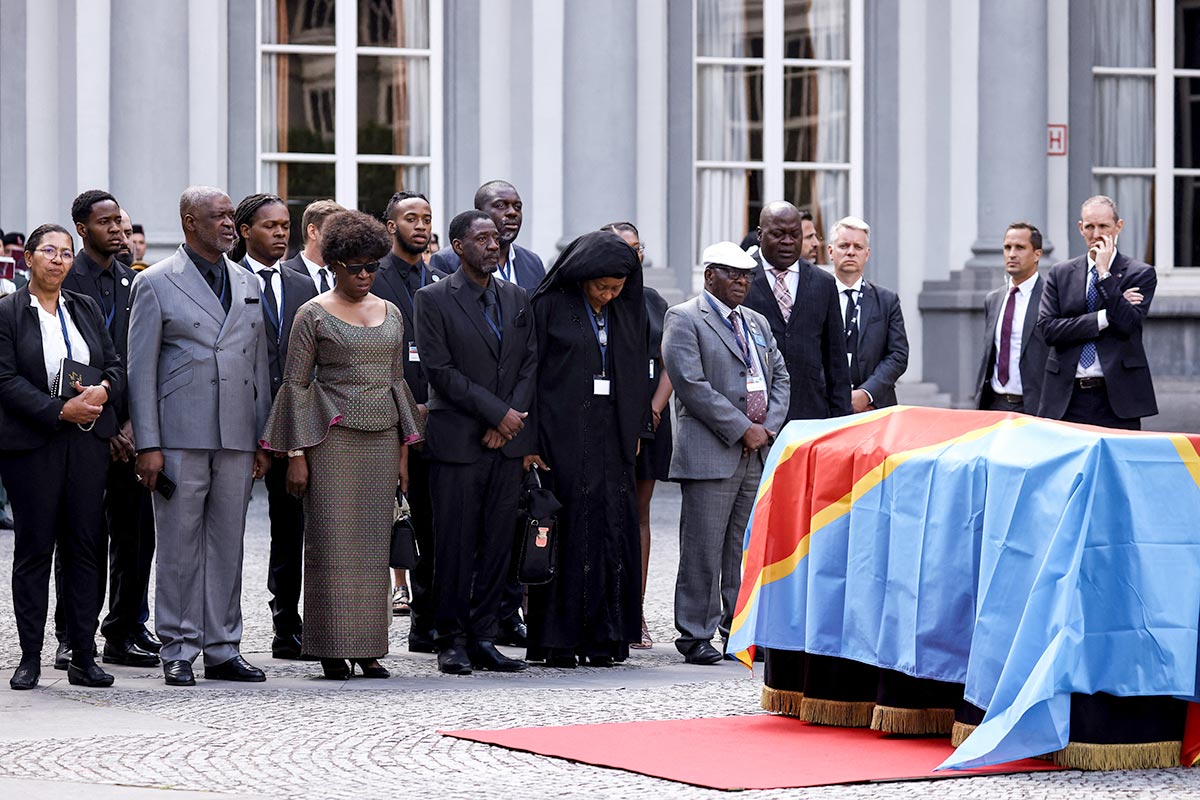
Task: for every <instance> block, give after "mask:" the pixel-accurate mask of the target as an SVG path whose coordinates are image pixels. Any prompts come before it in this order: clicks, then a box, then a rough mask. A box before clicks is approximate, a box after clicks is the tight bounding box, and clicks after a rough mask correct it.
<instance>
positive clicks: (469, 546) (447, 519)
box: [415, 210, 537, 674]
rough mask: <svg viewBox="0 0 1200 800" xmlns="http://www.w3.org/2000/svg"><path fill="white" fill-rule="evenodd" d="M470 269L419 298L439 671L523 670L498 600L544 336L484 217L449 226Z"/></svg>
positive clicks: (530, 439)
mask: <svg viewBox="0 0 1200 800" xmlns="http://www.w3.org/2000/svg"><path fill="white" fill-rule="evenodd" d="M449 239H450V245H451V246H452V247H453V248H454V250H455V252H456V253H457V254H458V257H459V259H460V263H461V266H460V267H459V269H458V270H457V271H456V272H455V273H454V274H453V275H451V276H450V277H449V278H446V279H445V280H442V281H438V282H437V283H434V284H431V285H429V286H427V287H425V288H424V289H422V290H421V291H419V292H417V295H416V303H415V306H416V308H415V313H416V317H417V347H418V348H419V351H420V354H421V363H422V364H423V366H424V369H425V374H426V375H428V376H429V418H428V421H427V423H426V429H425V447H426V450H427V454H428V457H429V459H430V460H431V462H432V465H431V467H430V484H431V490H432V497H433V524H434V547H435V554H434V564H435V567H436V570H435V572H434V578H433V586H434V592H435V595H436V598H437V612H436V613H437V622H436V625H435V627H436V629H437V637H438V669H440V670H441V671H442V672H446V673H449V674H465V673H468V672H470V671H471V669H472V667H474V668H478V669H489V670H496V671H500V672H515V671H518V670H522V669H524V668H525V662H524V661H521V660H519V659H514V658H507V657H505V656H504V655H502V654H501V653H500V652H499V651H498V650H497V649H496V646H495V640H496V637H497V635H498V634H499V631H500V624H499V614H500V595H501V592H502V589H503V587H504V585H505V582H506V579H507V578H508V575H509V562H510V560H511V557H512V549H513V527H514V525H515V523H516V513H517V495H518V494H519V493H520V484H521V470H522V458H525V460H526V461H530V460H531V459H532V458H533V455H532V454H533V453H534V449H535V446H536V442H535V436H534V431H535V430H536V425H534V424H533V420H532V419H529V418H528V417H529V410H530V409H531V408H532V406H533V399H534V387H535V379H536V371H537V338H536V337H535V335H534V330H533V312H532V311H531V309H530V305H529V299H528V297H527V296H526V294H525V290H524V289H522V288H521V287H519V286H517V285H515V284H513V283H510V282H508V281H498V280H494V279H493V274H494V273H495V272H496V269H497V267H498V266H499V260H500V259H499V253H500V241H499V234H498V232H497V230H496V225H495V223H494V222H492V220H491V218H490V217H489V216H488V215H487V214H485V213H483V212H482V211H477V210H476V211H465V212H463V213H462V214H459V215H458V216H456V217H455V218H454V219H453V220H452V221H451V223H450V231H449Z"/></svg>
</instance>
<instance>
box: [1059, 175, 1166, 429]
mask: <svg viewBox="0 0 1200 800" xmlns="http://www.w3.org/2000/svg"><path fill="white" fill-rule="evenodd" d="M1079 217H1080V219H1079V233H1080V234H1081V235H1082V236H1083V239H1084V241H1085V242H1087V246H1088V251H1087V254H1086V255H1083V256H1079V257H1078V258H1073V259H1071V260H1070V261H1063V262H1060V263H1058V264H1055V265H1054V266H1053V267H1051V268H1050V272H1049V274H1047V275H1046V286H1045V289H1044V290H1043V292H1042V304H1041V307H1040V310H1039V313H1038V323H1037V324H1038V329H1039V330H1041V332H1042V335H1043V336H1044V337H1045V338H1046V344H1047V345H1049V346H1050V348H1051V350H1050V355H1049V358H1047V360H1046V376H1045V381H1044V382H1043V384H1042V399H1041V403H1040V405H1039V409H1038V414H1039V415H1040V416H1043V417H1049V418H1050V419H1061V420H1065V421H1067V422H1086V423H1089V424H1092V425H1103V426H1105V427H1109V428H1126V429H1129V430H1140V429H1141V427H1142V417H1148V416H1152V415H1154V414H1157V413H1158V405H1157V403H1156V402H1155V399H1154V384H1153V382H1152V381H1151V379H1150V364H1149V362H1148V361H1147V360H1146V351H1145V349H1144V348H1143V347H1142V323H1143V322H1144V320H1145V319H1146V315H1147V314H1148V313H1149V312H1150V303H1151V301H1152V300H1153V299H1154V290H1155V287H1156V286H1157V284H1158V278H1157V276H1156V275H1155V273H1154V268H1153V267H1151V266H1148V265H1146V264H1143V263H1142V262H1141V261H1137V260H1135V259H1133V258H1130V257H1129V256H1127V255H1125V254H1124V253H1120V252H1118V251H1117V237H1118V235H1119V234H1120V233H1121V228H1122V227H1124V225H1125V222H1124V220H1122V219H1121V218H1120V217H1119V215H1118V214H1117V206H1116V204H1115V203H1114V202H1113V201H1112V199H1111V198H1109V197H1105V196H1104V195H1096V196H1094V197H1089V198H1088V199H1087V200H1085V201H1084V202H1083V206H1082V207H1081V208H1080V213H1079Z"/></svg>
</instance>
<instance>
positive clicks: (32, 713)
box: [0, 485, 1200, 800]
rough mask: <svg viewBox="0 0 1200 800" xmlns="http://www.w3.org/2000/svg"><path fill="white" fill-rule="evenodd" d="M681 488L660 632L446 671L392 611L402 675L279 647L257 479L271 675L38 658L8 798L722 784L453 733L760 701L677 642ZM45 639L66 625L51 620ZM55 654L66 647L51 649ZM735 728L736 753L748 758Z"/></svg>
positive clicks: (655, 615)
mask: <svg viewBox="0 0 1200 800" xmlns="http://www.w3.org/2000/svg"><path fill="white" fill-rule="evenodd" d="M678 514H679V492H678V490H677V489H676V488H675V487H674V486H671V485H665V486H660V489H659V497H658V498H656V502H655V507H654V534H655V539H654V546H653V549H652V554H651V582H650V583H651V585H650V589H649V591H648V596H647V600H646V615H647V621H648V622H649V624H650V627H651V631H652V634H653V635H654V638H655V640H656V642H658V643H657V644H656V645H655V647H654V648H653V649H652V650H650V651H641V652H635V653H634V654H633V655H632V657H631V658H630V660H629V662H628V663H627V664H625V665H623V666H619V667H615V668H613V669H594V668H580V669H577V670H554V669H549V670H548V669H530V670H529V671H527V672H525V673H522V674H518V675H494V674H486V673H485V674H477V675H472V676H470V677H449V676H443V675H440V674H439V673H438V672H437V667H436V662H435V660H434V657H433V656H425V655H414V654H409V653H408V652H407V649H406V647H405V641H404V640H405V634H406V631H407V621H406V620H404V619H398V620H396V622H395V624H394V625H393V626H392V637H391V639H392V655H391V656H389V658H387V659H386V660H385V662H384V663H385V664H386V666H387V667H388V668H389V669H390V670H391V671H392V673H393V678H392V679H391V680H389V681H366V680H362V679H355V680H351V681H348V682H345V683H339V684H331V683H328V682H326V681H323V680H319V679H316V678H315V677H313V676H314V675H316V674H317V673H318V672H319V667H318V666H317V665H315V664H307V663H299V662H284V661H275V660H273V659H271V658H270V657H269V652H270V638H271V625H270V617H269V613H268V611H267V605H266V589H265V586H266V559H267V546H268V537H267V532H266V531H267V522H266V502H265V493H263V492H262V490H261V487H259V488H258V489H256V493H255V498H254V501H253V502H252V504H251V511H250V522H249V525H248V530H247V537H246V561H245V565H246V566H245V585H244V595H243V605H244V609H245V615H246V621H245V622H246V624H245V639H244V641H243V651H244V652H245V653H246V654H247V656H248V657H249V659H250V660H251V661H252V662H253V663H255V664H258V665H260V666H262V667H264V668H265V669H266V671H267V674H268V676H269V680H268V681H267V682H266V683H264V684H250V685H233V684H227V683H215V682H214V683H207V682H206V681H204V680H200V681H199V682H198V685H197V686H196V687H195V688H194V689H170V688H167V687H165V686H164V685H163V683H162V679H161V673H160V672H158V670H155V669H147V670H138V669H131V668H123V667H114V668H112V671H113V673H114V674H115V675H116V676H117V684H116V686H115V687H114V688H112V689H109V690H81V689H76V688H75V687H71V686H69V685H68V684H67V682H66V681H65V680H63V678H64V677H65V676H64V674H63V673H60V672H56V671H54V670H52V669H49V667H48V666H47V667H46V668H45V669H44V671H43V673H42V678H43V680H42V685H41V687H40V688H39V690H38V691H34V692H11V691H8V690H7V687H0V798H10V797H20V798H22V800H36V798H42V797H47V798H49V797H56V798H57V797H59V796H61V795H62V793H63V792H64V790H65V791H72V790H76V791H77V792H78V793H80V794H82V795H83V796H86V797H88V798H89V800H107V799H108V798H135V800H136V799H137V798H148V799H149V798H201V797H206V798H304V799H307V798H314V799H316V798H381V797H388V796H400V795H407V796H433V795H436V796H438V797H446V798H458V797H463V798H476V797H481V796H485V795H486V794H488V793H489V792H495V793H498V794H502V795H504V796H506V797H512V796H519V797H528V798H542V797H546V798H549V797H567V798H570V797H588V798H595V797H614V796H624V797H632V796H634V795H636V794H638V793H646V794H647V796H650V795H652V796H654V797H655V798H660V797H665V798H675V797H679V798H685V797H686V798H692V797H701V798H703V797H714V798H716V797H722V796H724V795H723V794H722V793H720V792H716V791H711V790H703V789H698V788H696V787H691V786H685V785H683V784H677V783H672V782H670V781H663V780H658V779H655V778H649V777H645V776H641V775H637V774H634V773H628V772H623V771H620V770H610V769H604V768H600V767H593V766H589V765H585V764H576V763H572V762H568V761H564V760H560V759H553V758H546V757H542V756H537V755H532V754H528V753H520V752H514V751H509V750H504V749H501V748H496V747H491V746H488V745H484V744H478V743H473V742H466V741H461V740H457V739H451V738H447V737H444V736H441V735H440V734H439V733H438V731H439V730H444V729H455V728H505V727H516V726H527V725H564V724H572V723H589V722H617V721H627V720H644V719H668V718H686V717H692V716H706V717H711V716H733V715H739V714H747V713H755V712H756V711H757V709H758V694H759V690H760V685H761V684H760V681H761V672H760V673H759V674H758V675H755V676H751V675H750V673H749V672H747V671H746V670H744V669H742V668H741V667H739V666H736V665H734V664H732V663H730V662H726V663H724V664H722V665H720V666H718V667H690V666H687V665H685V664H683V663H682V662H681V659H680V657H679V656H678V655H677V654H676V653H675V650H674V648H673V647H672V646H671V645H670V639H671V638H672V637H673V627H672V619H671V596H672V589H673V581H674V566H675V563H676V559H677V553H678V544H677V525H678ZM0 563H2V566H0V667H2V669H0V677H3V679H4V680H7V678H8V676H9V674H10V671H11V669H12V668H13V667H14V666H15V664H16V662H17V659H18V655H19V653H18V649H17V646H16V631H15V627H14V623H13V619H12V612H11V607H12V602H11V594H10V593H11V581H10V580H9V578H10V571H11V568H12V534H11V532H2V533H0ZM47 641H48V642H52V641H53V635H52V633H51V632H50V631H48V632H47ZM46 653H47V658H48V657H49V655H50V654H51V653H52V646H49V647H48V648H47V651H46ZM737 747H738V743H737V742H736V741H730V742H729V745H728V748H727V750H726V751H725V752H724V753H723V754H713V756H723V757H728V758H736V757H737ZM752 794H753V796H754V797H761V798H764V800H766V799H767V798H771V799H772V800H773V799H774V798H822V799H823V800H824V799H826V798H828V799H829V800H842V799H843V798H845V799H850V798H855V799H857V798H863V799H866V798H889V799H890V798H935V797H936V798H997V797H999V798H1063V800H1068V799H1069V800H1077V798H1079V797H1082V796H1087V797H1100V798H1159V797H1162V798H1167V797H1169V798H1182V797H1196V798H1200V770H1182V769H1176V770H1160V771H1146V772H1125V773H1104V774H1101V773H1079V772H1060V773H1041V774H1036V775H1014V776H999V777H991V778H974V779H968V780H948V781H934V782H909V783H890V784H877V785H862V786H841V787H826V788H820V789H807V790H787V791H761V792H754V793H752Z"/></svg>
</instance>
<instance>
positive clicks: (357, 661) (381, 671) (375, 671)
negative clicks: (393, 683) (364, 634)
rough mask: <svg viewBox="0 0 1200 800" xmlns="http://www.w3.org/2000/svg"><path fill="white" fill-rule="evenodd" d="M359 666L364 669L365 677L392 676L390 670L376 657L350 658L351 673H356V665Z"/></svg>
mask: <svg viewBox="0 0 1200 800" xmlns="http://www.w3.org/2000/svg"><path fill="white" fill-rule="evenodd" d="M356 665H357V666H358V667H359V668H360V669H361V670H362V674H363V677H364V678H390V677H392V673H390V672H388V671H387V670H386V669H385V668H384V667H383V666H381V665H380V663H379V660H378V659H375V658H352V659H350V674H351V675H353V674H354V667H355V666H356Z"/></svg>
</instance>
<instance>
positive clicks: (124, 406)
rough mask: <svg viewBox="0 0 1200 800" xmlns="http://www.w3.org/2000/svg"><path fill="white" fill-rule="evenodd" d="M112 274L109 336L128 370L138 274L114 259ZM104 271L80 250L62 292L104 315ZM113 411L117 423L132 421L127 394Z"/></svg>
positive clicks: (64, 280) (64, 281)
mask: <svg viewBox="0 0 1200 800" xmlns="http://www.w3.org/2000/svg"><path fill="white" fill-rule="evenodd" d="M112 270H113V278H114V280H113V285H114V289H115V292H116V297H115V298H114V305H113V321H112V325H111V326H110V327H109V329H108V333H109V336H111V337H112V342H113V347H115V348H116V350H117V356H118V357H119V358H120V359H121V364H122V365H124V366H128V362H129V305H130V300H129V292H130V290H131V289H132V287H133V279H134V278H135V277H137V273H136V272H134V271H133V270H131V269H130V268H129V267H127V266H125V265H124V264H122V263H121V262H120V261H118V260H116V259H113V265H112ZM103 271H104V270H103V268H102V267H101V266H100V265H99V264H97V263H96V262H95V261H93V260H92V257H91V256H89V255H88V254H87V253H86V252H85V251H83V250H80V251H79V252H78V253H76V254H75V263H74V264H73V265H72V266H71V271H70V272H68V273H67V277H65V278H63V284H62V288H64V289H69V290H71V291H72V292H78V293H80V294H86V295H87V296H88V297H90V298H92V299H93V300H95V301H96V303H97V304H98V305H99V306H100V309H101V311H103V310H104V295H103V290H102V288H101V285H100V274H101V273H102V272H103ZM113 409H114V410H115V411H116V412H117V421H118V422H120V423H124V422H125V421H126V420H127V419H129V403H128V399H127V397H126V396H125V393H122V397H121V403H120V405H114V406H113Z"/></svg>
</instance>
